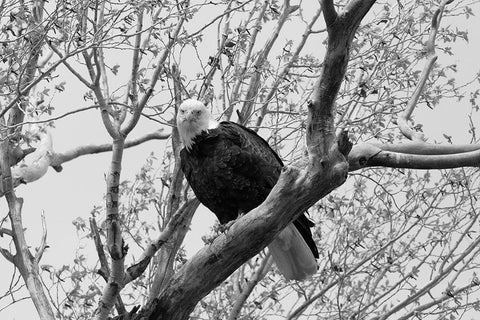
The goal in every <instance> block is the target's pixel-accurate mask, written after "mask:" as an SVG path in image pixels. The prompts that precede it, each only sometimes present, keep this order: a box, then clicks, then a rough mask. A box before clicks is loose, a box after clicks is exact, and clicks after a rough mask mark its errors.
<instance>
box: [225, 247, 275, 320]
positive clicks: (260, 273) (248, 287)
mask: <svg viewBox="0 0 480 320" xmlns="http://www.w3.org/2000/svg"><path fill="white" fill-rule="evenodd" d="M272 265H273V259H272V256H271V255H270V254H269V255H267V256H266V257H265V258H264V259H263V261H262V263H261V264H260V266H259V267H258V269H257V270H256V271H255V273H254V274H253V275H252V277H251V279H248V280H247V281H246V283H245V285H244V286H243V287H242V289H241V292H240V293H239V295H238V297H237V298H236V300H235V303H234V305H233V307H232V310H231V311H230V315H229V316H228V320H235V319H238V317H239V316H240V310H241V309H242V307H243V305H244V304H245V302H246V301H247V299H248V297H249V296H250V294H252V292H253V289H254V288H255V286H256V285H257V284H258V282H260V280H262V279H263V278H264V277H265V275H266V274H267V272H268V271H270V268H271V267H272Z"/></svg>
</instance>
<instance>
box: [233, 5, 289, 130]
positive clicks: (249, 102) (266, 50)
mask: <svg viewBox="0 0 480 320" xmlns="http://www.w3.org/2000/svg"><path fill="white" fill-rule="evenodd" d="M292 12H293V11H292V6H290V4H289V1H285V2H284V5H283V10H282V13H281V14H280V17H279V18H278V21H277V24H276V26H275V29H274V30H273V32H272V34H271V36H270V38H269V39H268V40H267V42H266V43H265V45H264V46H263V49H262V50H261V51H260V52H259V53H258V57H257V59H256V60H255V63H254V65H253V68H254V72H253V75H252V77H251V80H250V84H249V86H248V89H247V93H246V96H245V102H244V104H243V107H242V111H241V112H240V114H239V118H240V119H239V120H240V122H241V123H242V124H245V123H246V122H247V121H248V120H249V118H250V117H251V115H252V111H253V106H254V105H255V101H256V99H257V95H258V90H259V89H260V83H261V81H260V79H261V75H262V72H261V70H262V68H263V65H264V64H265V62H266V61H267V58H268V55H269V54H270V51H271V50H272V47H273V45H274V44H275V42H276V41H277V38H278V35H279V34H280V31H281V30H282V28H283V25H284V24H285V22H286V21H287V19H288V17H289V16H290V14H291V13H292Z"/></svg>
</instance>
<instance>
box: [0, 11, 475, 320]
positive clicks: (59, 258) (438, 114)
mask: <svg viewBox="0 0 480 320" xmlns="http://www.w3.org/2000/svg"><path fill="white" fill-rule="evenodd" d="M315 7H316V4H315ZM476 9H477V10H475V11H474V12H477V13H478V15H479V16H480V10H478V9H479V6H477V7H476ZM479 16H475V17H472V18H470V20H468V21H466V22H465V24H466V26H468V28H469V39H470V43H468V44H463V43H462V42H459V43H458V44H455V45H454V46H453V47H454V52H455V55H454V56H453V57H446V56H443V55H442V56H440V57H439V60H438V63H441V64H444V63H445V64H447V63H450V62H452V61H454V62H456V63H457V64H458V70H459V72H458V75H459V76H458V77H457V81H458V82H457V83H462V82H466V81H468V80H470V79H472V78H473V77H475V75H476V73H477V72H479V71H480V63H479V62H478V60H479V59H478V52H480V18H479ZM462 19H463V18H462ZM443 23H453V22H452V21H450V22H449V21H447V20H444V21H442V24H443ZM214 29H215V30H212V31H213V32H215V31H216V28H214ZM293 31H295V30H293ZM291 32H292V31H291V30H290V33H291ZM292 37H294V35H291V34H288V33H282V34H281V36H280V40H281V41H285V40H287V39H289V38H292ZM205 43H206V42H205ZM206 57H208V56H206ZM118 62H119V63H121V61H118ZM72 79H73V78H69V77H68V76H67V77H66V78H65V81H66V82H67V91H65V92H63V93H57V97H56V98H55V99H56V101H57V102H56V104H55V105H56V108H57V110H56V112H57V113H58V114H62V113H64V112H65V111H68V110H73V109H77V108H80V107H83V106H84V105H83V97H82V96H83V92H84V89H83V88H82V89H81V90H78V91H76V90H72V87H73V86H72V85H71V84H72V83H78V82H77V81H76V80H72ZM475 85H476V86H477V87H478V83H476V84H475ZM69 87H70V90H69V89H68V88H69ZM77 101H78V102H79V104H78V105H76V103H77ZM469 112H470V105H469V103H468V99H465V100H464V101H462V102H460V103H459V102H457V101H456V100H453V99H452V100H450V101H444V102H442V103H441V105H440V106H439V107H437V108H436V109H435V110H430V109H428V108H423V109H419V110H417V111H416V112H415V118H416V121H417V122H419V123H422V124H423V125H424V127H423V128H424V131H425V133H426V135H427V137H430V138H432V139H431V141H434V140H438V141H444V138H443V137H442V134H443V133H446V134H448V135H452V136H453V137H454V138H453V141H454V142H456V143H468V142H469V140H468V139H469V138H468V137H467V136H466V135H465V132H466V130H467V129H466V128H467V124H468V118H467V116H468V113H469ZM432 119H434V121H432ZM477 120H478V118H477ZM476 123H477V125H478V124H480V121H477V122H476ZM156 129H158V124H157V123H154V122H151V121H148V120H144V119H143V120H142V121H141V122H140V123H139V124H138V125H137V127H136V129H135V130H134V131H133V132H132V133H131V134H130V137H136V136H139V135H141V134H143V133H147V132H151V131H154V130H156ZM165 130H167V131H168V130H169V128H166V129H165ZM52 135H53V141H54V150H55V151H56V152H62V151H66V150H69V149H70V148H73V147H75V146H78V145H85V144H90V143H95V144H97V143H105V142H109V141H111V140H110V139H109V136H108V134H107V132H106V131H105V129H104V128H103V124H102V122H101V119H100V115H99V113H98V111H97V110H91V111H87V112H84V113H81V114H77V115H75V116H73V117H71V118H66V119H62V120H60V121H58V122H56V128H55V129H54V130H53V131H52ZM163 148H164V142H163V141H158V140H155V141H150V142H147V143H144V144H143V145H141V146H138V147H134V148H132V149H127V150H126V151H125V153H124V158H123V165H122V167H123V170H122V180H123V179H130V180H131V179H133V177H134V175H135V174H136V173H137V172H138V171H139V169H140V168H141V166H142V165H143V164H144V163H145V159H146V158H147V157H148V155H149V154H150V153H151V152H154V153H155V154H156V155H157V156H158V157H161V156H162V154H163ZM109 162H110V154H109V153H103V154H99V155H89V156H84V157H81V158H78V159H75V160H74V161H71V162H68V163H65V164H64V165H63V168H64V169H63V171H62V172H61V173H56V172H55V171H54V170H53V169H52V168H49V170H48V172H47V174H46V175H45V176H44V177H43V178H42V179H40V180H38V181H36V182H34V183H31V184H28V185H21V186H19V187H18V188H17V196H19V197H23V198H25V203H24V207H23V219H24V225H25V227H26V228H27V231H26V234H27V241H28V243H29V244H30V245H31V247H32V248H35V247H36V246H38V244H39V241H40V236H41V228H40V225H41V219H40V214H41V213H42V212H45V216H46V222H47V227H48V240H47V242H48V244H49V246H50V248H49V249H48V250H47V251H46V253H45V254H44V257H43V259H42V262H41V263H42V264H51V265H54V266H56V267H57V268H58V267H60V266H61V265H62V264H71V262H72V260H73V259H74V257H75V250H76V249H77V248H78V246H79V245H80V244H82V245H84V243H83V242H81V241H80V240H79V239H78V237H77V235H76V230H75V228H74V226H73V224H72V221H73V220H74V219H75V218H77V217H79V216H80V217H83V218H84V219H88V217H89V216H90V211H91V210H92V208H93V206H94V205H99V204H102V202H103V195H104V193H105V185H106V184H105V175H106V174H107V171H108V166H109ZM0 208H2V209H3V210H2V211H1V212H4V214H3V215H2V216H4V215H5V214H6V212H7V209H6V206H5V204H4V203H3V201H2V203H1V204H0ZM213 218H214V217H213V215H212V214H210V213H208V212H206V210H201V211H199V212H197V214H196V215H195V217H194V221H193V224H192V225H193V226H194V227H193V230H192V231H191V232H190V233H189V234H188V236H187V239H186V241H185V244H186V246H187V250H188V252H189V253H190V254H191V253H194V252H195V251H196V250H198V248H200V247H201V246H202V241H201V236H202V235H203V234H205V233H206V232H207V230H208V228H209V227H210V226H211V225H212V224H213V221H214V219H213ZM0 244H1V245H2V246H3V247H8V242H6V241H5V239H0ZM88 258H89V259H92V261H96V259H97V257H96V255H95V252H92V253H91V255H90V256H89V257H88ZM12 268H13V266H12V265H11V264H10V263H9V262H7V261H6V260H5V259H4V258H3V257H0V270H2V273H3V274H4V275H5V276H3V277H1V278H0V295H3V294H4V293H5V292H6V290H7V288H8V285H9V282H10V280H11V279H10V277H9V275H10V274H11V271H12ZM7 275H8V276H7ZM15 296H16V297H17V298H20V297H22V296H24V295H21V294H16V295H15ZM1 307H3V304H2V305H0V308H1ZM0 318H1V319H2V320H10V319H31V320H35V319H38V316H37V313H36V311H35V309H34V307H33V304H32V303H31V301H29V300H24V301H21V302H18V303H17V304H15V305H13V306H11V307H9V308H7V309H5V310H3V311H2V312H0Z"/></svg>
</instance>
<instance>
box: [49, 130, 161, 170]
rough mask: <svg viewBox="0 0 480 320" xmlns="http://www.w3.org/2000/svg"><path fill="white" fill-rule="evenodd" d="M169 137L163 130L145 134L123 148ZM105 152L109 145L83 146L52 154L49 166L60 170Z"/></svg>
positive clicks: (128, 142)
mask: <svg viewBox="0 0 480 320" xmlns="http://www.w3.org/2000/svg"><path fill="white" fill-rule="evenodd" d="M169 137H170V133H164V132H163V129H159V130H157V131H154V132H151V133H147V134H146V135H144V136H141V137H138V138H135V139H131V140H128V141H126V142H125V148H131V147H134V146H137V145H140V144H142V143H144V142H146V141H150V140H165V139H168V138H169ZM107 151H112V144H111V143H105V144H99V145H85V146H80V147H76V148H74V149H71V150H69V151H66V152H63V153H54V154H53V155H52V156H51V162H50V166H52V167H55V168H61V165H62V164H63V163H65V162H68V161H71V160H73V159H75V158H78V157H80V156H84V155H88V154H96V153H101V152H107ZM60 170H61V169H60Z"/></svg>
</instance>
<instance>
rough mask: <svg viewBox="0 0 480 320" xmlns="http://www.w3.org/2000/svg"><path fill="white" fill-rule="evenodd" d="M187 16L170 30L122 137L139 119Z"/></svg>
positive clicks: (122, 131) (183, 16)
mask: <svg viewBox="0 0 480 320" xmlns="http://www.w3.org/2000/svg"><path fill="white" fill-rule="evenodd" d="M188 3H189V1H187V4H186V5H187V7H188ZM186 19H187V17H186V16H185V15H182V17H181V18H180V19H179V21H178V23H177V26H176V28H175V30H174V31H173V32H172V34H170V35H169V38H170V39H169V41H168V44H167V45H166V47H165V49H164V50H163V54H162V55H161V56H160V58H159V59H158V62H157V68H156V69H155V71H154V72H153V76H152V78H151V80H150V86H149V87H148V89H147V90H146V92H145V94H144V95H143V97H142V99H141V100H140V102H139V103H138V105H136V106H134V111H133V115H132V118H131V119H130V122H129V123H128V124H127V125H126V127H125V128H123V129H122V130H121V133H122V135H123V136H124V137H126V136H127V135H128V134H129V133H130V131H132V130H133V128H135V126H136V125H137V122H138V120H139V119H140V116H141V114H142V110H143V108H144V107H145V106H146V105H147V102H148V100H149V99H150V97H151V96H152V94H153V92H154V89H155V85H156V84H157V81H158V79H159V78H160V75H161V73H162V72H163V71H164V69H165V61H166V60H167V58H168V55H169V54H170V51H171V50H172V48H173V45H174V44H175V43H176V42H177V39H178V35H179V34H180V31H181V30H182V28H183V23H184V22H185V21H186Z"/></svg>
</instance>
